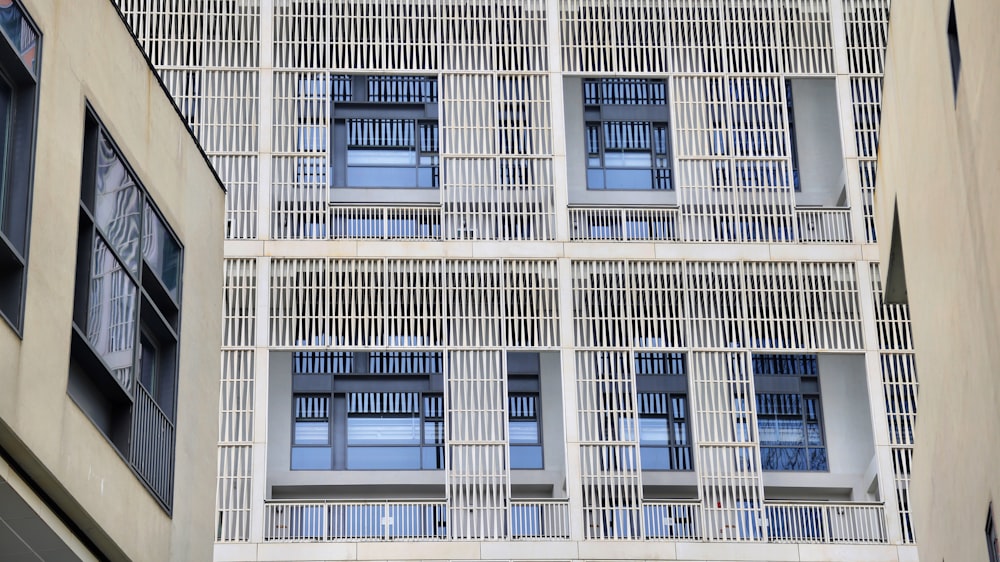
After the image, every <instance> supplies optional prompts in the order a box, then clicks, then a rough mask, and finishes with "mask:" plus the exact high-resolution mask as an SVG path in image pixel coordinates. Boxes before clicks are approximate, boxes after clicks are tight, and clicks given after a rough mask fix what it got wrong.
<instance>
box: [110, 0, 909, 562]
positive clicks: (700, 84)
mask: <svg viewBox="0 0 1000 562" xmlns="http://www.w3.org/2000/svg"><path fill="white" fill-rule="evenodd" d="M118 4H119V6H120V7H121V8H122V10H123V12H124V13H125V14H126V18H127V19H128V21H129V22H130V24H131V26H132V28H133V29H134V31H135V33H136V35H137V37H138V38H139V40H140V42H141V43H142V44H143V46H144V47H145V48H146V50H147V52H148V53H149V55H150V57H151V59H152V60H153V61H154V63H155V65H156V66H157V67H158V69H159V70H160V73H161V76H162V77H163V79H164V81H165V82H166V83H167V84H168V85H169V88H170V89H171V91H172V92H173V94H174V96H175V98H176V99H177V101H178V104H179V105H180V107H181V108H182V109H183V110H184V112H185V114H186V115H187V116H188V119H189V122H190V123H191V125H192V127H193V128H194V130H195V131H196V133H197V135H198V137H199V139H200V141H201V142H202V144H203V146H204V147H205V149H206V151H207V152H208V153H209V154H210V156H211V158H212V160H213V162H214V163H215V165H216V168H217V170H218V171H219V173H220V175H221V176H222V177H223V179H224V180H225V182H226V184H227V187H228V201H227V213H228V215H227V221H226V228H227V235H228V240H227V242H226V256H227V260H226V266H225V283H226V289H225V308H226V310H225V315H224V342H223V348H222V361H223V368H222V372H221V377H222V378H221V384H222V388H221V400H220V404H221V412H220V430H219V453H218V454H219V456H218V459H219V464H218V466H219V482H218V491H217V495H216V502H217V521H216V525H215V526H214V527H213V529H214V531H215V532H216V550H215V556H216V559H217V560H275V559H281V560H289V559H299V560H318V559H323V560H330V559H347V560H402V559H408V560H412V559H421V560H481V559H482V560H606V559H630V560H650V559H680V560H736V559H740V560H913V559H914V558H915V552H916V549H915V546H913V544H914V540H915V538H914V534H913V530H912V527H911V525H910V518H909V496H908V482H909V474H910V472H909V467H910V459H911V457H912V437H911V435H912V432H911V430H910V428H911V426H912V423H913V420H914V416H915V404H914V398H915V389H916V373H915V370H914V368H913V359H912V344H911V340H910V337H909V324H908V320H907V316H906V315H907V311H906V308H905V306H898V305H896V306H886V305H884V303H883V302H882V295H881V288H880V287H881V285H880V283H879V279H880V274H879V269H878V260H879V249H878V246H877V244H876V229H875V222H874V217H873V215H872V198H873V193H874V189H875V164H876V143H877V138H878V127H879V111H880V102H881V84H882V71H883V62H884V47H885V42H886V32H887V21H888V2H887V1H885V0H800V1H792V0H789V1H782V2H773V1H760V2H756V1H740V2H736V1H733V2H729V1H725V2H722V1H711V2H689V1H679V0H678V1H663V0H657V1H655V2H654V1H650V2H645V1H641V0H640V1H630V2H593V1H590V0H558V1H557V0H544V1H543V0H510V1H503V2H494V1H490V2H481V1H478V0H473V1H462V2H452V1H451V0H426V1H419V2H413V1H396V0H388V1H381V0H380V1H378V2H374V1H357V0H345V1H337V2H328V1H322V2H321V1H307V0H242V1H232V2H224V1H196V0H192V1H189V2H155V1H150V0H119V1H118Z"/></svg>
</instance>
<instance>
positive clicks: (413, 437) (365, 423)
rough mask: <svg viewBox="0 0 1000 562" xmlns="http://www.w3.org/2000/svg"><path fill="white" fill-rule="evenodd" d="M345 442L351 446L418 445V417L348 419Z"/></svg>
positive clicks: (354, 417)
mask: <svg viewBox="0 0 1000 562" xmlns="http://www.w3.org/2000/svg"><path fill="white" fill-rule="evenodd" d="M347 442H348V443H349V444H351V445H389V444H393V445H411V444H412V445H419V444H420V418H418V417H415V416H414V417H356V416H352V417H348V418H347Z"/></svg>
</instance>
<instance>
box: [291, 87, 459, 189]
mask: <svg viewBox="0 0 1000 562" xmlns="http://www.w3.org/2000/svg"><path fill="white" fill-rule="evenodd" d="M331 84H334V85H335V87H333V88H332V90H331V91H330V92H329V93H328V95H330V96H331V98H332V102H333V123H332V125H333V126H332V143H331V144H332V147H333V150H332V154H331V157H330V161H331V168H332V170H331V178H332V184H333V186H334V187H341V188H398V189H402V188H407V189H411V188H437V187H438V186H439V184H440V177H439V164H440V162H439V156H438V150H439V148H438V144H439V143H438V138H439V135H438V121H437V101H438V93H437V79H436V78H433V77H427V76H338V77H334V79H333V80H332V81H331ZM307 133H308V131H307V130H305V129H303V130H301V131H300V135H302V139H303V140H300V145H302V144H303V143H305V144H307V145H309V146H308V148H312V149H314V150H320V151H322V150H326V146H325V142H326V137H325V135H322V134H307ZM308 139H312V141H311V142H312V143H318V145H316V146H313V145H311V144H309V142H310V141H309V140H308ZM310 173H312V172H310Z"/></svg>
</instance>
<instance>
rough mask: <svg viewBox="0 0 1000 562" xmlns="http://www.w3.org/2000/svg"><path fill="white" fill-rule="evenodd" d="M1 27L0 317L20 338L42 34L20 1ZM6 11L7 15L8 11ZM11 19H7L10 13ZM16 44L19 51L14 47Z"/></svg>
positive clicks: (11, 8) (18, 0)
mask: <svg viewBox="0 0 1000 562" xmlns="http://www.w3.org/2000/svg"><path fill="white" fill-rule="evenodd" d="M5 8H6V10H11V11H12V12H11V13H13V14H14V16H15V17H14V18H13V19H11V20H9V21H7V22H5V24H6V23H13V24H14V25H15V26H16V31H17V35H18V37H12V35H11V33H10V32H11V31H13V30H11V29H8V28H7V26H6V25H4V24H0V37H2V39H0V83H3V84H4V85H5V86H6V87H7V88H8V89H9V99H8V102H7V106H8V107H7V110H6V113H7V115H6V118H5V120H4V121H5V122H4V127H3V132H2V135H0V136H2V144H0V156H2V158H0V161H3V162H5V163H6V165H3V166H2V167H0V318H3V320H4V322H6V323H7V325H8V326H10V328H11V329H12V330H13V331H14V333H16V334H17V335H18V336H19V337H20V336H22V335H23V334H22V329H23V326H24V307H25V294H26V290H27V273H28V253H29V252H28V250H29V246H30V230H31V211H32V202H33V191H34V190H33V187H34V168H35V141H36V136H37V135H36V129H37V126H38V103H39V100H38V90H39V88H38V83H39V76H38V74H39V69H40V61H41V58H40V57H41V33H40V32H39V31H38V27H37V26H36V25H35V24H34V22H33V21H32V20H31V18H30V16H29V14H28V12H27V10H25V9H24V7H23V6H22V5H21V2H20V0H14V2H13V3H11V4H10V5H9V6H6V7H5ZM6 10H5V11H6ZM8 15H9V14H8ZM15 43H17V46H15Z"/></svg>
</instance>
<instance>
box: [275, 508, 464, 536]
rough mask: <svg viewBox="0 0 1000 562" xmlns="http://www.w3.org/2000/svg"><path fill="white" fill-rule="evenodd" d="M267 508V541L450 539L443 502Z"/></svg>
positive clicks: (446, 510)
mask: <svg viewBox="0 0 1000 562" xmlns="http://www.w3.org/2000/svg"><path fill="white" fill-rule="evenodd" d="M264 508H265V509H264V540H265V541H288V542H293V541H298V542H301V541H321V542H322V541H388V540H431V539H444V538H446V537H447V536H448V527H447V513H448V508H447V506H446V505H445V502H443V501H436V500H432V501H419V500H416V501H380V502H340V501H326V502H295V501H271V502H267V503H266V504H265V506H264Z"/></svg>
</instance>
